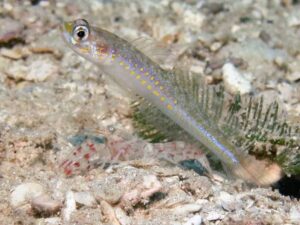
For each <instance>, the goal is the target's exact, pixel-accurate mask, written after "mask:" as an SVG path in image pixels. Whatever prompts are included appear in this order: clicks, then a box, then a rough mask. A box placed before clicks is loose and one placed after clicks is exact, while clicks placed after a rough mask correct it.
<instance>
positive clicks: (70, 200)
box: [63, 191, 76, 221]
mask: <svg viewBox="0 0 300 225" xmlns="http://www.w3.org/2000/svg"><path fill="white" fill-rule="evenodd" d="M65 204H66V207H65V208H64V210H63V217H64V220H65V221H69V220H70V218H71V214H72V213H73V212H74V211H75V210H76V201H75V197H74V192H73V191H68V192H67V194H66V201H65Z"/></svg>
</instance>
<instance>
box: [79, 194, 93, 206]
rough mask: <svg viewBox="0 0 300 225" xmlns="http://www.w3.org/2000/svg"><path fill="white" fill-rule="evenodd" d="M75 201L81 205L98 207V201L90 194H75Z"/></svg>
mask: <svg viewBox="0 0 300 225" xmlns="http://www.w3.org/2000/svg"><path fill="white" fill-rule="evenodd" d="M74 195H75V196H74V197H75V201H76V202H77V203H79V204H81V205H85V206H93V205H96V199H95V198H94V196H93V195H92V194H91V193H88V192H76V193H75V194H74Z"/></svg>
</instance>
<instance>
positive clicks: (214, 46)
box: [210, 42, 223, 52]
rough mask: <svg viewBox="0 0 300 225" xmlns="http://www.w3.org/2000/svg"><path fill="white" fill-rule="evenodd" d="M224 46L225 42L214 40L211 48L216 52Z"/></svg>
mask: <svg viewBox="0 0 300 225" xmlns="http://www.w3.org/2000/svg"><path fill="white" fill-rule="evenodd" d="M222 46H223V44H222V43H221V42H214V43H213V44H212V45H211V46H210V50H211V51H212V52H216V51H218V50H219V49H220V48H221V47H222Z"/></svg>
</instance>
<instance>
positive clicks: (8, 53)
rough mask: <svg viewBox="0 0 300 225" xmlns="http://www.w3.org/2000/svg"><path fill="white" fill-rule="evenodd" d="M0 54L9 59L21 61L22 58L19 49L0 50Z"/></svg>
mask: <svg viewBox="0 0 300 225" xmlns="http://www.w3.org/2000/svg"><path fill="white" fill-rule="evenodd" d="M0 54H1V55H2V56H4V57H7V58H10V59H21V58H22V57H23V54H22V52H21V51H20V49H8V48H2V49H1V50H0Z"/></svg>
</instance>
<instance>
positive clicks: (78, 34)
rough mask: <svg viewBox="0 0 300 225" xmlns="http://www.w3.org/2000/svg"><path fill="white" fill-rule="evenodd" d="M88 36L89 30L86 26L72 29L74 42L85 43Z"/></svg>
mask: <svg viewBox="0 0 300 225" xmlns="http://www.w3.org/2000/svg"><path fill="white" fill-rule="evenodd" d="M88 36H89V29H88V27H86V26H82V25H80V26H77V27H75V28H74V31H73V37H74V39H75V40H76V41H85V40H86V39H87V38H88Z"/></svg>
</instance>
